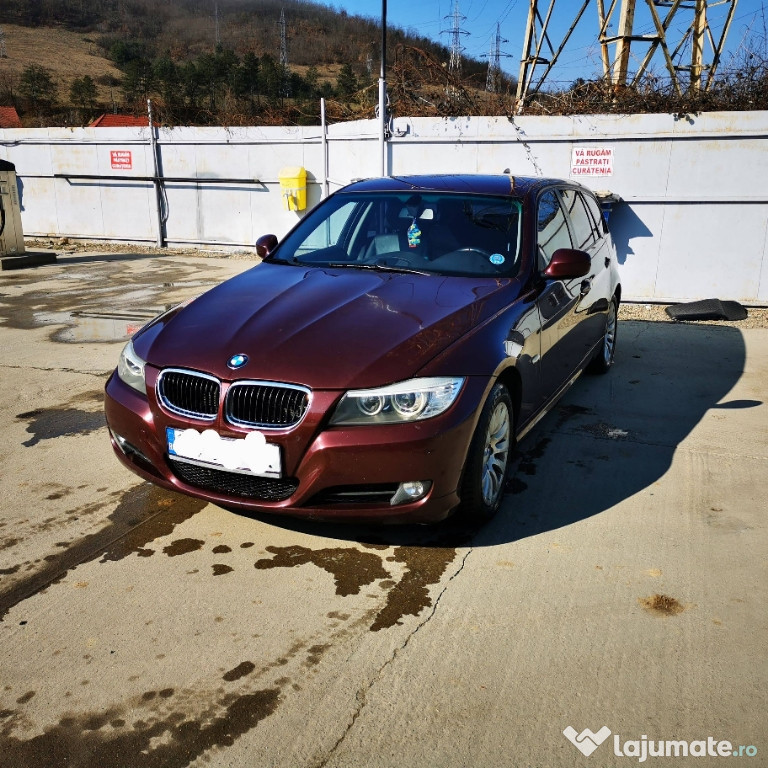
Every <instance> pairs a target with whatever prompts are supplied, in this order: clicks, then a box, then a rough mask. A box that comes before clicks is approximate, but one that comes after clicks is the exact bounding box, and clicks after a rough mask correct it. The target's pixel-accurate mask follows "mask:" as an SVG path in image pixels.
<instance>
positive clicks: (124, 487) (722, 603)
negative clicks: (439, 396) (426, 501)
mask: <svg viewBox="0 0 768 768" xmlns="http://www.w3.org/2000/svg"><path fill="white" fill-rule="evenodd" d="M251 266H252V264H251V263H249V262H247V261H237V260H231V259H213V258H195V257H189V256H183V257H182V256H175V255H165V256H156V255H147V254H130V253H129V254H123V255H120V254H108V255H105V256H100V255H99V254H93V253H89V254H82V255H72V256H68V257H67V258H65V259H59V262H58V263H57V264H54V265H50V266H44V267H39V268H37V269H30V270H17V271H12V272H4V273H2V274H1V275H0V338H1V339H2V342H1V344H0V346H1V347H2V356H1V358H0V377H1V379H0V381H2V383H3V386H2V388H0V413H1V414H2V420H1V421H0V466H2V475H1V476H0V499H1V501H0V766H14V767H18V766H35V767H37V766H46V767H48V766H83V767H90V766H93V767H94V768H96V767H97V766H98V767H99V768H112V767H113V766H114V767H115V768H117V767H118V766H119V767H120V768H133V766H137V767H139V766H141V767H143V766H147V767H152V768H154V767H155V766H157V768H161V767H162V768H168V767H170V766H188V765H193V766H203V765H206V766H254V765H258V766H270V767H271V766H275V768H277V767H281V768H282V767H283V766H285V768H289V767H290V768H296V767H301V768H303V767H304V766H306V767H307V768H320V767H321V766H329V767H330V766H337V767H341V766H349V767H350V768H352V766H354V767H355V768H359V766H363V765H364V766H382V767H384V766H386V767H389V766H392V767H393V768H394V767H395V766H397V767H398V768H400V767H402V766H414V768H415V766H420V767H423V766H441V767H443V766H445V767H452V766H457V767H458V766H547V767H550V766H581V765H603V766H608V765H610V766H613V765H622V764H629V763H630V762H631V761H632V760H633V759H634V760H635V761H636V760H637V757H635V758H631V757H628V756H622V755H621V754H619V755H617V754H615V753H614V743H613V740H614V737H615V736H617V735H618V736H619V743H620V744H624V743H625V742H627V740H632V739H634V740H640V739H641V734H643V735H646V736H647V738H648V739H683V740H686V741H689V742H692V741H694V740H700V739H704V740H705V741H706V739H707V737H708V736H713V737H714V738H716V739H718V740H723V739H728V740H730V741H731V742H732V744H733V745H742V746H754V747H755V748H756V749H757V750H759V751H758V757H756V758H752V759H749V758H747V757H746V756H745V757H742V758H740V759H741V760H742V761H746V762H748V764H750V765H758V764H761V763H760V760H761V758H760V757H759V755H765V754H768V739H767V738H766V736H768V733H767V732H766V726H765V722H764V720H765V718H764V713H765V711H766V704H767V703H768V701H766V686H765V682H766V671H767V670H768V665H767V664H766V644H765V637H766V630H768V618H767V617H768V614H766V612H765V605H766V599H767V598H768V571H767V566H766V558H765V552H766V543H767V539H768V536H766V522H765V518H766V512H768V504H767V503H766V501H765V499H766V496H767V494H766V491H767V490H768V480H766V477H768V472H767V471H766V470H768V429H766V427H768V415H767V414H768V411H766V404H765V402H764V399H765V395H766V389H765V381H766V380H768V378H767V377H768V330H753V329H748V330H738V329H735V328H729V327H721V326H706V327H696V326H677V325H673V324H671V323H647V322H635V321H632V322H625V323H623V324H622V325H621V327H620V336H619V353H618V355H617V364H616V367H615V369H614V371H613V372H612V373H611V374H610V375H609V376H608V377H598V378H583V379H581V380H580V381H579V382H577V384H576V385H575V387H574V388H573V389H572V390H571V392H570V393H569V394H568V395H567V397H566V398H565V399H564V400H563V401H562V402H561V403H560V404H559V405H558V406H557V408H556V409H555V410H554V411H553V413H552V414H550V416H548V417H547V418H546V419H545V420H544V421H542V422H541V424H540V425H539V426H538V427H537V428H536V429H535V430H534V431H533V432H532V433H531V434H530V435H529V437H528V438H526V440H525V441H524V442H523V444H522V445H521V446H520V447H519V455H518V457H517V463H516V473H515V477H514V478H513V480H512V481H511V483H510V487H509V493H508V495H507V497H506V499H505V503H504V506H503V509H502V511H501V513H500V514H499V516H498V517H497V518H496V519H495V520H494V521H492V522H491V523H488V524H486V525H485V526H479V525H471V524H461V523H458V522H449V523H448V524H445V525H441V526H434V527H404V528H397V529H390V528H387V529H382V528H375V527H362V526H332V525H319V524H317V525H316V524H309V523H301V522H296V521H290V520H286V519H275V518H269V517H267V516H258V515H243V514H235V513H233V512H231V511H227V510H225V509H222V508H219V507H216V506H214V505H206V504H203V503H202V502H199V501H196V500H194V499H190V498H187V497H184V496H180V495H176V494H173V493H170V492H167V491H164V490H160V489H158V488H155V487H154V486H151V485H149V484H147V483H143V482H141V481H140V480H139V479H138V478H137V477H135V476H133V475H132V474H131V473H129V472H128V471H127V470H125V469H124V468H123V467H122V466H121V465H120V464H119V463H118V461H117V460H116V459H115V458H114V457H113V455H112V452H111V448H110V446H109V440H108V437H107V434H106V427H105V425H104V418H103V412H102V391H103V386H104V383H105V382H106V378H107V376H108V375H109V373H110V372H111V370H112V368H113V367H114V365H115V363H116V361H117V357H118V354H119V352H120V349H121V347H122V345H123V343H124V342H125V340H126V339H127V338H128V337H129V336H130V335H131V334H132V333H133V332H134V331H135V330H136V329H137V328H138V327H140V326H141V325H142V324H143V323H144V322H146V320H147V319H148V318H150V317H152V316H154V315H155V314H157V313H158V312H161V311H163V310H164V309H166V308H167V307H169V306H172V305H173V304H176V303H178V302H179V301H183V300H185V299H187V298H189V297H191V296H194V295H196V294H198V293H199V292H201V291H203V290H205V289H206V288H207V287H209V286H212V285H214V284H216V283H217V282H219V281H220V280H222V279H225V278H226V277H228V276H230V275H233V274H236V273H238V272H241V271H243V270H244V269H248V268H250V267H251ZM568 725H570V726H572V727H574V728H575V729H576V731H577V732H579V733H580V732H581V731H583V729H585V728H589V729H591V730H592V731H593V732H597V731H598V730H599V729H600V728H601V727H602V726H603V725H606V726H607V727H608V728H609V729H610V730H611V731H612V734H613V736H612V737H611V739H609V741H607V742H606V743H605V744H603V745H601V746H600V747H599V748H598V750H599V751H598V755H599V756H592V757H591V758H587V757H585V756H583V755H582V753H581V752H580V751H579V750H578V749H577V748H576V747H574V746H573V745H572V744H571V743H569V741H568V740H567V739H566V738H565V737H564V736H563V735H562V731H563V730H564V729H565V728H566V726H568ZM625 752H626V748H625ZM629 754H631V751H630V753H629ZM649 759H650V758H649ZM762 759H764V758H762ZM596 760H597V761H598V762H595V761H596ZM717 760H718V758H716V757H711V756H709V757H707V756H705V757H697V758H695V759H693V758H691V759H690V761H691V762H693V763H695V764H696V765H698V766H708V765H714V764H715V763H716V762H717ZM588 761H589V762H588ZM687 762H689V760H686V759H680V763H681V764H683V765H685V764H686V763H687ZM657 764H659V765H661V764H662V761H660V760H657ZM663 764H665V765H666V764H671V763H670V762H669V761H667V762H664V763H663Z"/></svg>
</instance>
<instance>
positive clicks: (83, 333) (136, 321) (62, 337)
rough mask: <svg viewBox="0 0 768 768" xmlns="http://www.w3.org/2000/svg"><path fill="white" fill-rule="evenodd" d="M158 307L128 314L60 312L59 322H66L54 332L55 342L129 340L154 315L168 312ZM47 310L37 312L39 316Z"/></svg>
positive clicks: (52, 337)
mask: <svg viewBox="0 0 768 768" xmlns="http://www.w3.org/2000/svg"><path fill="white" fill-rule="evenodd" d="M165 309H166V308H164V307H157V308H153V309H148V310H142V311H138V312H132V313H130V314H125V313H122V312H66V313H58V315H59V317H60V318H63V319H59V320H56V322H57V323H59V324H64V323H66V327H65V328H61V329H60V330H58V331H56V332H55V333H54V334H52V335H51V341H59V342H66V343H68V344H76V343H94V342H103V341H128V339H129V338H130V337H131V336H133V334H134V333H136V331H138V330H139V329H140V328H142V327H143V326H144V325H146V324H147V323H148V322H149V321H150V320H152V319H153V318H154V317H157V315H159V314H160V313H161V312H163V311H165ZM43 314H44V313H36V314H35V317H36V319H39V316H40V315H43Z"/></svg>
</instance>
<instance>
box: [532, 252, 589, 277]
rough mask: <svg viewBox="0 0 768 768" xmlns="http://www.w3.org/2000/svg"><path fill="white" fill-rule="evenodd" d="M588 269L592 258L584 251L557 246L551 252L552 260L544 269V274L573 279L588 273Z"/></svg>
mask: <svg viewBox="0 0 768 768" xmlns="http://www.w3.org/2000/svg"><path fill="white" fill-rule="evenodd" d="M590 269H592V259H590V258H589V254H588V253H587V252H586V251H580V250H578V249H576V248H558V249H557V250H556V251H555V252H554V253H553V254H552V261H550V262H549V266H548V267H547V268H546V269H545V270H544V274H545V275H546V276H547V277H551V278H554V279H555V280H574V279H575V278H577V277H584V276H585V275H588V274H589V270H590Z"/></svg>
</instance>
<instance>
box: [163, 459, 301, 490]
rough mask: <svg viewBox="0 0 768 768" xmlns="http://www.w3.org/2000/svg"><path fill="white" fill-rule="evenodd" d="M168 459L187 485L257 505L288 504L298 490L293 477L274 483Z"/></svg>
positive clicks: (270, 479) (268, 479) (269, 480)
mask: <svg viewBox="0 0 768 768" xmlns="http://www.w3.org/2000/svg"><path fill="white" fill-rule="evenodd" d="M166 459H167V461H168V464H169V466H170V467H171V469H172V470H173V473H174V474H175V475H176V477H178V478H179V480H181V481H182V482H184V483H187V485H193V486H195V488H202V489H204V490H206V491H213V492H214V493H223V494H226V495H228V496H240V497H242V498H245V499H254V500H256V501H285V499H287V498H289V497H290V496H292V495H293V494H294V493H295V491H296V489H297V488H298V487H299V481H298V480H296V479H295V478H292V477H287V478H283V479H280V480H275V479H273V478H269V477H254V476H253V475H244V474H241V473H239V472H226V471H224V470H220V469H211V468H209V467H201V466H198V465H197V464H187V463H186V462H185V461H176V460H175V459H172V458H170V457H169V456H168V457H166Z"/></svg>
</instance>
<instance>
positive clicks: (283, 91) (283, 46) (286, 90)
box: [277, 8, 291, 96]
mask: <svg viewBox="0 0 768 768" xmlns="http://www.w3.org/2000/svg"><path fill="white" fill-rule="evenodd" d="M277 26H278V27H279V28H280V95H281V96H290V95H291V85H290V83H289V81H288V35H287V33H286V25H285V8H281V9H280V21H278V22H277Z"/></svg>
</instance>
